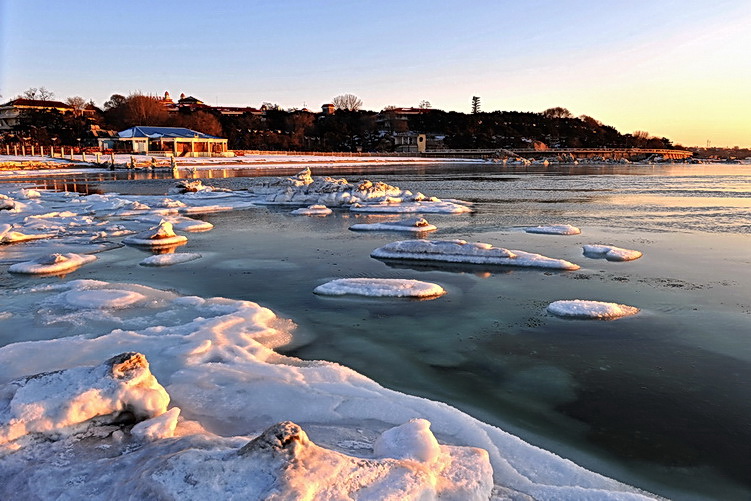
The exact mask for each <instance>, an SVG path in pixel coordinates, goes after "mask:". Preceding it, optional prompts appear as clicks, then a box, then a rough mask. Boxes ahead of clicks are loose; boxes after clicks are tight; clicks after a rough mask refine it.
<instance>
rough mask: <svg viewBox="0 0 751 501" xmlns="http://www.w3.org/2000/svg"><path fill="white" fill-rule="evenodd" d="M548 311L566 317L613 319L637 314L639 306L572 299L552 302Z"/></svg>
mask: <svg viewBox="0 0 751 501" xmlns="http://www.w3.org/2000/svg"><path fill="white" fill-rule="evenodd" d="M548 311H549V312H550V313H552V314H553V315H556V316H558V317H564V318H592V319H612V318H620V317H626V316H630V315H636V314H637V313H639V308H636V307H634V306H627V305H625V304H618V303H606V302H603V301H586V300H582V299H572V300H561V301H555V302H552V303H550V304H549V305H548Z"/></svg>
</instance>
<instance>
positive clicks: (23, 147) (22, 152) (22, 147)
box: [21, 144, 26, 157]
mask: <svg viewBox="0 0 751 501" xmlns="http://www.w3.org/2000/svg"><path fill="white" fill-rule="evenodd" d="M21 155H22V156H24V157H25V156H26V145H25V144H22V145H21Z"/></svg>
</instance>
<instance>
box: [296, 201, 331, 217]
mask: <svg viewBox="0 0 751 501" xmlns="http://www.w3.org/2000/svg"><path fill="white" fill-rule="evenodd" d="M331 212H332V210H331V209H329V208H328V207H326V206H325V205H320V204H316V205H309V206H307V207H300V208H299V209H295V210H293V211H292V212H291V213H292V214H295V215H296V216H328V215H329V214H331Z"/></svg>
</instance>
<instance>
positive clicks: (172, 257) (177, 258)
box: [138, 252, 201, 266]
mask: <svg viewBox="0 0 751 501" xmlns="http://www.w3.org/2000/svg"><path fill="white" fill-rule="evenodd" d="M200 258H201V255H200V254H196V253H192V252H175V253H174V254H157V255H155V256H149V257H147V258H146V259H144V260H143V261H141V262H140V263H138V264H140V265H141V266H171V265H173V264H180V263H187V262H188V261H193V260H195V259H200Z"/></svg>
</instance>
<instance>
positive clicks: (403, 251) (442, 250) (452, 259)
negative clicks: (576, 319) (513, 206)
mask: <svg viewBox="0 0 751 501" xmlns="http://www.w3.org/2000/svg"><path fill="white" fill-rule="evenodd" d="M370 255H371V257H374V258H377V259H404V260H413V261H436V262H444V263H462V264H486V265H503V266H525V267H535V268H553V269H558V270H578V269H579V265H577V264H574V263H570V262H568V261H565V260H563V259H553V258H549V257H545V256H542V255H540V254H534V253H531V252H525V251H520V250H508V249H504V248H502V247H494V246H493V245H491V244H486V243H482V242H467V241H465V240H401V241H398V242H392V243H390V244H386V245H384V246H382V247H379V248H377V249H375V250H374V251H373V252H371V254H370Z"/></svg>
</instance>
